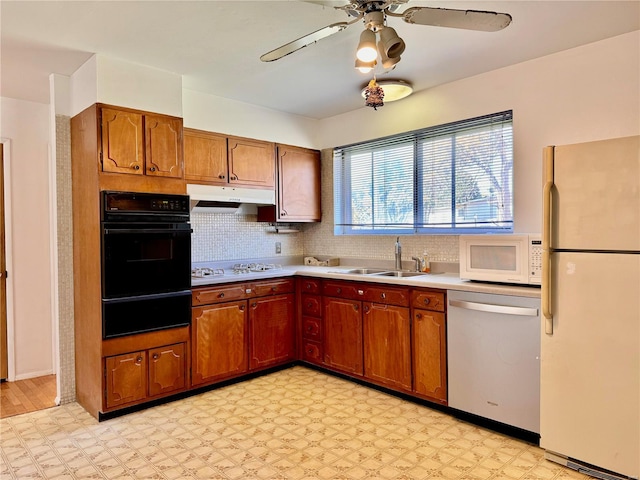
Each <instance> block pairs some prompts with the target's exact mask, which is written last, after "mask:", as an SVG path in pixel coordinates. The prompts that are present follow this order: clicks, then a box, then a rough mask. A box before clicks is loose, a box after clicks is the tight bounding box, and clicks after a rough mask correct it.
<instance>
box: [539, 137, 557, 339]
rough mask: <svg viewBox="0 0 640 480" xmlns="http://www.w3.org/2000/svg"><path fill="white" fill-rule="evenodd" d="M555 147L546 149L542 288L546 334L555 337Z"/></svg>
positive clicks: (543, 194) (544, 159) (543, 197)
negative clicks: (552, 233)
mask: <svg viewBox="0 0 640 480" xmlns="http://www.w3.org/2000/svg"><path fill="white" fill-rule="evenodd" d="M553 153H554V147H546V148H545V149H544V155H543V157H544V158H543V161H544V189H543V192H542V288H541V292H540V294H541V295H540V296H541V301H542V302H541V307H542V316H543V317H544V333H546V334H547V335H553V313H552V312H551V245H550V244H551V200H552V195H553Z"/></svg>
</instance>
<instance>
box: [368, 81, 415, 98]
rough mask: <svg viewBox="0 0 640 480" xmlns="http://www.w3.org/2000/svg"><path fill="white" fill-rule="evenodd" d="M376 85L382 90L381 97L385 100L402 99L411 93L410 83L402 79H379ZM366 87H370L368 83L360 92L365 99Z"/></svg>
mask: <svg viewBox="0 0 640 480" xmlns="http://www.w3.org/2000/svg"><path fill="white" fill-rule="evenodd" d="M376 86H377V87H379V88H381V89H382V90H383V92H384V95H383V97H384V99H385V100H386V101H387V102H395V101H396V100H402V99H403V98H406V97H408V96H409V95H411V94H412V93H413V87H412V86H411V84H410V83H408V82H405V81H404V80H380V81H378V82H377V83H376ZM368 88H370V86H369V85H367V86H366V87H365V88H363V89H362V92H361V94H362V96H363V97H364V98H365V99H366V98H367V96H366V91H367V89H368Z"/></svg>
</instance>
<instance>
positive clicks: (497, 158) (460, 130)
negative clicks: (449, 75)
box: [333, 111, 513, 235]
mask: <svg viewBox="0 0 640 480" xmlns="http://www.w3.org/2000/svg"><path fill="white" fill-rule="evenodd" d="M512 123H513V122H512V112H511V111H507V112H501V113H496V114H493V115H487V116H483V117H478V118H472V119H469V120H463V121H460V122H455V123H450V124H446V125H440V126H437V127H430V128H426V129H423V130H417V131H414V132H408V133H403V134H400V135H394V136H391V137H386V138H382V139H377V140H373V141H369V142H365V143H360V144H356V145H349V146H346V147H339V148H336V149H334V153H333V158H334V195H335V198H334V205H335V207H334V208H335V212H334V213H335V216H334V218H335V233H336V235H344V234H352V235H353V234H355V235H366V234H387V233H388V234H397V233H418V234H460V233H488V232H511V231H512V230H513V190H512V185H513V125H512Z"/></svg>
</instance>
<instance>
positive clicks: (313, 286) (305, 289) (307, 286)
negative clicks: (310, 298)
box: [299, 278, 320, 294]
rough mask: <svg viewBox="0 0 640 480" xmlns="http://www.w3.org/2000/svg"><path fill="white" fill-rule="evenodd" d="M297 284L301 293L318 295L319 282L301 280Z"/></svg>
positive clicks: (310, 279) (306, 279)
mask: <svg viewBox="0 0 640 480" xmlns="http://www.w3.org/2000/svg"><path fill="white" fill-rule="evenodd" d="M299 282H300V283H299V291H300V292H301V293H315V294H319V293H320V280H316V279H312V278H301V279H300V280H299Z"/></svg>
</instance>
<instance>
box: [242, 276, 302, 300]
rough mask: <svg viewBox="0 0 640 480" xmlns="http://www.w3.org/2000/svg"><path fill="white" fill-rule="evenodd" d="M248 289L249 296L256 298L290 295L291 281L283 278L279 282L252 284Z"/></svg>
mask: <svg viewBox="0 0 640 480" xmlns="http://www.w3.org/2000/svg"><path fill="white" fill-rule="evenodd" d="M249 288H251V294H252V295H253V296H256V297H263V296H265V295H276V294H279V293H291V292H293V279H291V278H283V279H279V280H269V281H265V282H260V283H252V284H251V285H250V287H249Z"/></svg>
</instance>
